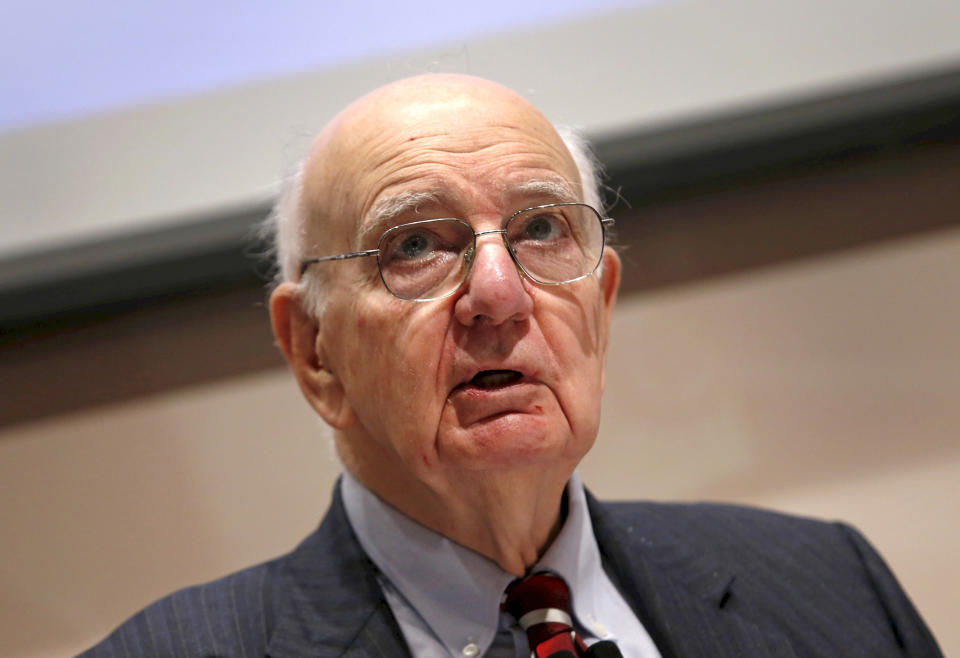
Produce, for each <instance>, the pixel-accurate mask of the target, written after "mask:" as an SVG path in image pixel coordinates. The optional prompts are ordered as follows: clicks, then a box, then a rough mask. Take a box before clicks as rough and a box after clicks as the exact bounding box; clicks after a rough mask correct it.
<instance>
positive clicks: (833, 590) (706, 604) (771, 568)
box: [588, 497, 942, 658]
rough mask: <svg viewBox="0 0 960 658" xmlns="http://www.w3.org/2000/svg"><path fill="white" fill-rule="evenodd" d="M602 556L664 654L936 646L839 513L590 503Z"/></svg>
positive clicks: (869, 652) (930, 654) (876, 653)
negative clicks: (817, 515)
mask: <svg viewBox="0 0 960 658" xmlns="http://www.w3.org/2000/svg"><path fill="white" fill-rule="evenodd" d="M588 503H589V505H590V513H591V515H592V517H593V521H594V531H595V533H596V536H597V542H598V544H599V545H600V550H601V553H602V554H603V560H604V566H605V568H607V569H608V572H609V573H610V576H611V578H612V579H613V580H614V582H615V583H617V585H618V587H620V588H621V591H623V592H624V594H625V597H626V598H627V600H628V601H630V602H631V604H632V605H633V606H634V611H635V612H636V614H637V616H638V617H639V618H640V620H641V621H642V622H643V624H644V626H646V628H647V630H648V631H649V632H650V635H651V636H652V637H653V639H654V642H656V644H657V647H658V648H659V649H660V652H661V653H662V654H663V656H664V658H667V657H668V656H676V657H687V656H710V657H715V656H730V657H733V656H750V657H751V658H753V657H756V658H763V657H767V656H770V657H772V656H778V657H784V658H786V657H796V658H813V657H824V656H831V657H832V656H842V657H844V658H857V657H861V656H862V657H863V658H866V657H870V658H883V657H885V656H890V657H893V656H901V657H902V656H912V657H916V658H920V657H922V658H942V654H941V653H940V650H939V649H938V648H937V645H936V642H935V641H934V639H933V637H932V635H931V634H930V632H929V630H928V629H927V628H926V626H925V625H924V623H923V621H922V620H921V619H920V617H919V615H918V614H917V612H916V610H915V609H914V608H913V606H912V604H911V603H910V601H909V600H908V599H907V597H906V595H905V594H904V593H903V591H902V590H901V588H900V587H899V585H898V584H897V582H896V580H895V579H894V577H893V575H892V574H891V573H890V572H889V570H888V569H887V567H886V566H885V565H884V563H883V561H882V560H881V558H880V557H879V555H877V554H876V552H874V551H873V549H872V548H871V547H870V546H869V544H867V542H866V541H865V540H864V539H863V538H862V537H861V536H860V535H859V534H858V533H857V532H856V531H855V530H853V529H852V528H850V527H848V526H845V525H843V524H838V523H834V524H829V523H823V522H820V521H813V520H809V519H802V518H797V517H791V516H785V515H781V514H775V513H772V512H765V511H761V510H757V509H750V508H743V507H736V506H728V505H713V504H698V505H676V504H656V503H641V504H636V503H617V504H603V505H601V504H598V503H597V502H596V500H594V499H593V498H592V497H588Z"/></svg>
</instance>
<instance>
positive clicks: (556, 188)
mask: <svg viewBox="0 0 960 658" xmlns="http://www.w3.org/2000/svg"><path fill="white" fill-rule="evenodd" d="M509 192H510V194H511V195H514V196H520V195H526V196H540V197H550V198H551V199H553V200H556V201H561V202H566V201H577V195H576V194H575V193H574V191H573V187H572V186H571V185H570V183H568V182H567V181H565V180H562V179H544V180H530V181H525V182H523V183H520V184H519V185H514V186H512V187H511V188H510V190H509Z"/></svg>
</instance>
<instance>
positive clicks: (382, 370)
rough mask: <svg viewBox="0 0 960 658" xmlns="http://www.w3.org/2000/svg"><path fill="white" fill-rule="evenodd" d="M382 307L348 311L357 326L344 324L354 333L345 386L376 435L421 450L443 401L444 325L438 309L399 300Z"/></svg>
mask: <svg viewBox="0 0 960 658" xmlns="http://www.w3.org/2000/svg"><path fill="white" fill-rule="evenodd" d="M397 305H401V306H399V308H393V307H394V306H397ZM384 307H385V308H382V309H376V310H372V309H370V308H360V307H359V305H358V307H357V308H356V309H355V310H354V311H353V312H352V313H351V314H349V316H348V317H353V318H354V321H353V325H352V326H346V325H344V326H342V328H341V331H343V332H346V333H348V334H350V338H349V339H348V340H349V342H350V344H351V347H350V349H348V350H347V352H349V353H350V354H351V355H352V356H351V359H350V360H351V363H347V364H344V365H345V366H346V368H347V369H348V373H347V375H346V376H345V377H344V383H345V389H346V392H347V396H348V399H349V400H350V401H351V404H352V405H353V407H354V409H355V410H356V412H357V416H358V419H359V421H360V423H361V424H362V425H363V426H364V427H365V428H366V430H367V432H368V433H369V434H370V435H371V436H372V437H373V438H375V439H377V440H381V441H386V442H389V443H391V444H392V445H393V446H394V449H395V450H397V451H398V452H401V453H403V452H406V451H409V450H414V451H415V452H417V453H418V454H419V453H422V452H423V448H422V446H420V445H419V444H422V443H424V442H426V441H431V442H432V436H433V434H434V433H435V432H436V421H435V420H434V421H433V423H432V424H431V418H432V417H433V416H437V417H439V414H440V410H441V406H442V402H443V399H442V397H443V396H441V395H440V394H439V393H438V387H437V385H436V383H437V372H438V368H439V363H440V360H441V353H442V349H443V348H442V346H443V344H444V329H445V325H444V324H443V323H442V322H438V321H437V320H438V314H437V313H436V311H434V313H433V314H432V316H431V315H429V314H425V313H424V311H425V310H427V309H421V308H420V307H419V305H418V306H416V307H411V306H410V305H409V303H408V302H402V301H399V300H397V301H396V302H395V303H387V304H385V305H384ZM429 319H432V320H433V321H432V322H430V321H428V320H429ZM411 458H414V457H413V456H411ZM416 458H419V457H416Z"/></svg>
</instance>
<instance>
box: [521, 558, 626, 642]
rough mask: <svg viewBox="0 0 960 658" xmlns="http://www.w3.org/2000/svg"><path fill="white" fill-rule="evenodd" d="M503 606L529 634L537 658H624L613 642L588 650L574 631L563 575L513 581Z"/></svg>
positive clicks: (568, 593)
mask: <svg viewBox="0 0 960 658" xmlns="http://www.w3.org/2000/svg"><path fill="white" fill-rule="evenodd" d="M503 607H504V609H505V610H506V611H507V612H509V613H510V614H511V615H513V617H514V619H516V620H517V623H519V624H520V628H522V629H523V630H524V631H525V632H526V634H527V640H528V641H529V643H530V650H531V651H532V652H533V653H532V656H533V657H535V658H577V657H580V656H583V657H587V656H597V657H599V656H610V657H611V658H612V657H613V656H620V655H621V654H620V651H619V650H618V649H617V648H616V646H615V645H614V644H613V643H612V642H599V643H597V644H594V645H593V646H591V647H590V648H589V649H588V648H587V645H586V644H585V643H584V642H583V640H582V639H580V637H579V636H578V635H577V633H576V631H574V630H573V619H572V618H571V617H570V589H569V588H568V587H567V584H566V583H565V582H564V580H563V578H561V577H560V576H557V575H554V574H551V573H537V574H534V575H532V576H529V577H527V578H524V579H523V580H518V581H515V582H513V583H512V584H511V585H510V586H509V587H507V591H506V597H505V598H504V604H503ZM598 645H600V646H598ZM611 650H612V653H611V652H610V651H611Z"/></svg>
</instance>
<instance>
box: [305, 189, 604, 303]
mask: <svg viewBox="0 0 960 658" xmlns="http://www.w3.org/2000/svg"><path fill="white" fill-rule="evenodd" d="M568 206H582V207H584V208H589V209H590V210H591V211H592V212H593V214H594V215H595V216H596V217H597V219H598V220H599V222H600V230H601V245H600V258H598V259H597V262H596V264H595V265H594V266H593V268H592V269H591V270H590V271H589V272H586V273H584V274H581V275H580V276H577V277H574V278H572V279H567V280H566V281H541V280H540V279H538V278H537V277H535V276H533V275H532V274H530V272H528V271H527V268H526V267H524V266H523V264H522V263H521V262H520V261H519V260H518V259H517V254H516V252H514V250H513V246H512V245H511V244H510V242H509V241H508V240H507V226H509V225H510V222H511V221H513V219H514V218H515V217H517V216H518V215H522V214H523V213H525V212H530V211H531V210H543V209H546V208H562V207H568ZM448 221H456V222H460V223H461V224H463V225H464V226H466V227H467V228H468V229H470V231H471V232H472V233H473V246H472V249H468V250H467V251H466V252H465V257H466V259H467V269H466V271H465V272H464V274H463V278H462V279H461V280H460V283H458V284H457V285H456V286H455V287H454V288H452V289H451V290H450V291H448V292H445V293H444V294H442V295H440V296H439V297H414V298H408V297H401V296H400V295H398V294H397V293H395V292H394V291H393V290H391V289H390V286H389V285H387V282H386V280H385V279H384V278H383V268H382V267H380V245H381V244H383V239H384V238H385V237H386V236H387V234H388V233H390V232H391V231H393V230H395V229H398V228H401V227H405V226H417V225H419V224H429V223H433V222H448ZM613 224H614V219H613V218H612V217H604V216H603V215H601V214H600V211H599V210H597V209H596V208H594V207H593V206H591V205H590V204H588V203H577V202H564V203H545V204H543V205H539V206H530V207H529V208H523V209H521V210H518V211H516V212H515V213H513V214H512V215H510V216H509V217H507V219H506V221H505V222H504V223H503V228H495V229H489V230H487V231H474V230H473V227H472V226H470V224H469V223H468V222H466V221H464V220H462V219H460V218H459V217H437V218H434V219H420V220H417V221H415V222H404V223H403V224H397V225H396V226H391V227H390V228H388V229H387V230H385V231H384V232H383V233H382V234H381V235H380V239H379V240H378V241H377V248H376V249H364V250H363V251H351V252H347V253H344V254H337V255H335V256H320V257H316V258H307V259H304V260H302V261H300V277H301V278H303V275H304V274H306V271H307V268H308V267H310V266H311V265H314V264H316V263H326V262H331V261H340V260H350V259H353V258H365V257H367V256H376V257H377V273H378V274H379V275H380V283H382V284H383V287H384V288H386V290H387V292H389V293H390V294H391V295H393V296H394V297H396V298H397V299H400V300H403V301H405V302H434V301H437V300H440V299H445V298H447V297H449V296H450V295H452V294H454V293H456V292H457V291H458V290H460V287H461V286H462V285H463V283H464V281H466V280H467V277H469V276H470V270H471V269H473V254H474V253H475V252H476V248H477V238H479V237H480V236H482V235H492V234H494V233H499V234H500V236H501V239H502V240H503V246H504V247H505V248H506V250H507V253H509V254H510V259H511V260H512V261H513V264H514V265H516V267H517V269H519V270H520V272H521V273H523V275H524V276H525V277H527V278H528V279H530V280H531V281H534V282H536V283H538V284H540V285H542V286H565V285H567V284H568V283H573V282H575V281H580V280H581V279H585V278H587V277H588V276H590V275H591V274H593V273H594V272H596V271H597V268H598V267H600V263H601V262H602V261H603V249H604V248H605V247H606V246H607V230H608V228H609V227H612V226H613Z"/></svg>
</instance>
